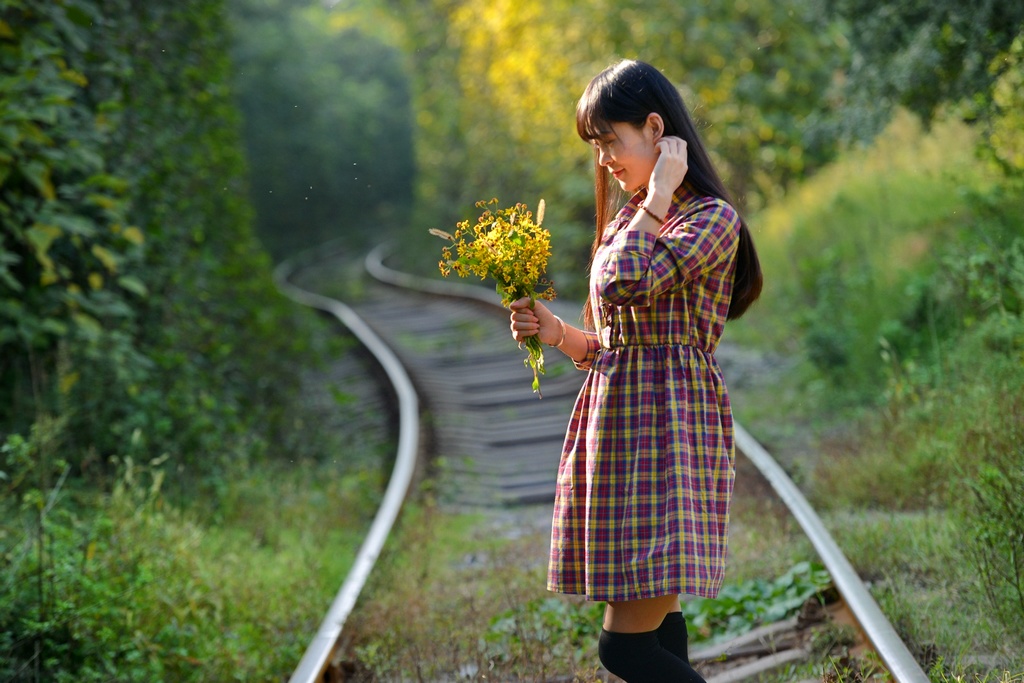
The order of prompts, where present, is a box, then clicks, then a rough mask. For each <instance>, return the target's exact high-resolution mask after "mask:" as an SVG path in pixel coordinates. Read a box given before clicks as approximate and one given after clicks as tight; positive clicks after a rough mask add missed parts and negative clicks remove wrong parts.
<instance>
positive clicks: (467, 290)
mask: <svg viewBox="0 0 1024 683" xmlns="http://www.w3.org/2000/svg"><path fill="white" fill-rule="evenodd" d="M386 249H387V247H386V246H385V245H381V246H379V247H377V248H376V249H374V250H373V251H372V252H371V253H370V254H369V255H368V256H367V259H366V267H367V271H368V272H369V273H370V274H371V275H372V276H373V277H375V278H377V279H378V280H380V281H382V282H385V283H387V284H390V285H393V286H396V287H405V288H408V289H416V290H419V291H426V292H429V293H434V294H440V295H443V296H450V297H463V298H467V299H473V300H477V301H484V302H487V303H491V304H494V305H496V306H499V307H500V306H501V304H500V303H499V302H498V299H497V297H496V296H495V295H494V293H493V292H490V291H489V290H487V289H485V288H483V287H479V286H473V285H467V284H456V283H447V282H440V281H437V280H430V279H429V278H423V277H418V276H415V275H410V274H408V273H402V272H399V271H396V270H393V269H391V268H388V267H387V266H385V265H384V263H383V259H384V257H385V255H386ZM734 431H735V436H736V445H737V447H738V448H739V450H740V451H742V452H743V454H744V455H745V456H746V457H747V458H748V459H749V460H750V461H751V462H752V463H753V464H754V466H755V467H757V468H758V470H759V471H760V472H761V474H762V475H763V476H764V477H765V478H766V479H767V480H768V482H769V483H770V484H771V485H772V488H774V489H775V492H776V493H777V494H778V495H779V498H781V499H782V501H783V502H784V503H785V504H786V506H787V507H788V508H789V510H790V512H791V513H792V514H793V516H794V517H795V518H796V520H797V522H798V523H799V524H800V526H801V528H803V530H804V533H805V534H806V535H807V537H808V538H809V539H810V541H811V543H812V545H814V548H815V549H816V550H817V551H818V554H819V556H820V558H821V560H822V563H823V564H824V565H825V567H826V568H827V569H828V570H829V572H830V574H831V576H832V580H833V582H834V583H835V586H836V588H837V590H838V591H839V592H840V593H841V594H842V595H843V597H844V598H845V599H846V602H847V605H848V606H849V607H850V610H851V611H852V612H853V614H854V616H855V617H856V618H857V620H858V622H859V623H860V627H861V629H862V630H863V631H864V635H865V636H866V637H867V639H868V640H869V641H870V642H871V644H872V646H873V647H874V648H875V651H876V652H877V653H878V655H879V657H880V658H881V660H882V662H883V663H884V664H885V666H886V668H887V669H888V670H889V673H890V674H891V675H892V676H893V678H894V679H895V680H896V682H897V683H929V680H930V679H929V678H928V675H927V674H926V673H925V672H924V670H923V669H922V668H921V666H920V665H919V664H918V663H917V660H915V659H914V656H913V655H912V654H911V653H910V651H909V650H908V649H907V646H906V644H905V643H904V642H903V640H902V639H901V638H900V637H899V634H897V633H896V630H895V629H894V628H893V627H892V624H891V623H890V622H889V620H888V618H887V617H886V616H885V614H884V613H883V612H882V610H881V608H879V606H878V603H877V602H876V601H875V599H874V598H873V597H872V596H871V593H870V592H868V590H867V588H866V587H865V586H864V582H863V581H861V579H860V576H858V574H857V572H856V571H855V570H854V569H853V566H852V565H851V564H850V562H849V560H847V559H846V556H845V555H844V554H843V551H842V550H841V549H840V548H839V546H838V545H837V544H836V542H835V540H834V539H833V538H832V536H831V534H829V532H828V530H827V529H826V528H825V525H824V524H823V523H822V521H821V518H820V517H818V515H817V513H816V512H815V511H814V509H813V508H812V507H811V505H810V503H808V502H807V499H806V498H805V497H804V495H803V494H802V493H801V492H800V490H799V489H798V488H797V486H796V484H794V483H793V481H792V480H791V479H790V478H789V475H787V474H786V472H785V470H783V469H782V467H781V466H780V465H779V464H778V462H776V461H775V459H774V458H773V457H772V456H771V455H770V454H769V453H768V452H767V451H766V450H765V449H764V447H763V446H761V444H760V443H758V441H757V440H756V439H754V438H753V437H752V436H751V435H750V433H749V432H747V430H746V429H744V428H743V427H742V426H741V425H740V424H739V423H736V422H734Z"/></svg>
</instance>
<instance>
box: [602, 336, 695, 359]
mask: <svg viewBox="0 0 1024 683" xmlns="http://www.w3.org/2000/svg"><path fill="white" fill-rule="evenodd" d="M663 348H690V349H693V350H694V351H699V352H700V353H706V354H712V355H713V354H714V353H715V350H714V349H713V348H708V347H707V346H704V345H700V344H693V343H691V342H686V341H652V342H646V343H640V342H622V341H616V342H614V343H606V340H603V339H602V340H601V350H602V351H618V350H620V349H663Z"/></svg>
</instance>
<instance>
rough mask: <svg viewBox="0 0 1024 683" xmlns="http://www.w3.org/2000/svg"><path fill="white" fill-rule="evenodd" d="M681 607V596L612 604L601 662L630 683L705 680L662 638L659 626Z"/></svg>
mask: <svg viewBox="0 0 1024 683" xmlns="http://www.w3.org/2000/svg"><path fill="white" fill-rule="evenodd" d="M678 610H679V598H678V597H677V596H674V595H673V596H665V597H661V598H652V599H649V600H632V601H625V602H612V603H609V604H608V607H607V609H606V610H605V617H604V629H603V630H602V632H601V640H600V641H599V643H598V654H599V656H600V658H601V663H602V664H604V666H605V668H606V669H608V670H609V671H610V672H612V673H613V674H615V675H616V676H618V677H619V678H621V679H623V680H624V681H626V682H627V683H680V682H682V683H704V679H703V678H701V676H700V674H698V673H697V672H696V671H694V670H693V667H691V666H690V665H689V664H688V663H687V662H686V661H685V659H683V658H680V657H679V656H678V655H677V654H675V653H674V652H673V650H675V649H677V648H674V647H670V648H665V647H664V646H663V645H662V644H661V642H660V641H659V627H661V626H662V625H663V624H664V623H665V622H666V616H668V615H669V613H678ZM681 616H682V615H681V614H680V617H681ZM668 621H669V622H670V624H671V622H672V621H673V619H669V620H668ZM684 628H685V622H684ZM684 650H685V645H684Z"/></svg>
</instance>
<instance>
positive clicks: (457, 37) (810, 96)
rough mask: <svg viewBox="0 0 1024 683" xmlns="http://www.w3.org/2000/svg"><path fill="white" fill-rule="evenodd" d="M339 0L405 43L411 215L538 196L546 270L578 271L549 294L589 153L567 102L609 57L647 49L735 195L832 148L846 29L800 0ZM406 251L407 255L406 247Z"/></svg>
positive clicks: (584, 216) (569, 248) (770, 183)
mask: <svg viewBox="0 0 1024 683" xmlns="http://www.w3.org/2000/svg"><path fill="white" fill-rule="evenodd" d="M338 7H339V9H337V10H335V11H336V12H338V13H339V14H341V15H342V16H351V17H352V20H353V21H357V22H358V25H359V26H362V27H365V30H368V31H370V30H374V28H373V27H377V28H376V30H377V31H378V32H379V33H380V34H386V35H387V36H388V37H389V38H388V39H389V40H390V41H392V44H397V45H399V46H401V48H402V50H403V51H404V53H405V54H406V58H407V60H408V68H409V72H410V74H411V77H412V80H413V85H414V107H415V111H416V125H417V128H416V131H417V135H416V158H417V166H418V169H419V171H420V174H419V176H418V178H417V210H418V211H417V215H416V216H415V217H414V220H415V221H418V226H421V227H437V226H439V225H441V226H444V225H450V224H451V223H454V222H455V221H456V220H458V218H459V216H460V215H462V214H465V213H466V212H467V211H469V209H470V207H471V205H472V202H473V201H474V200H475V199H476V198H477V197H480V196H495V195H497V196H503V197H512V198H514V199H515V200H516V201H525V202H527V203H532V202H533V201H536V197H541V196H543V197H544V198H545V199H546V200H547V202H548V218H547V222H548V225H549V226H551V230H552V234H553V236H554V239H555V249H554V255H555V258H554V263H553V267H554V279H555V280H556V281H558V282H560V283H561V282H565V283H570V282H574V283H580V284H578V285H577V288H576V290H575V291H570V290H569V289H567V288H566V290H565V292H563V293H570V294H572V295H574V296H580V293H581V292H582V291H583V287H582V283H584V279H583V278H581V277H579V273H581V272H583V271H584V267H585V263H586V260H587V257H588V253H589V252H588V249H587V246H588V245H589V236H590V235H591V234H592V230H593V207H592V204H593V191H592V187H593V184H592V173H593V171H592V162H591V158H590V157H591V153H590V150H589V148H588V147H587V146H586V145H584V144H583V143H581V142H580V141H579V139H578V138H577V137H576V135H575V133H574V131H573V110H574V106H575V102H576V99H577V98H578V97H579V95H580V94H581V93H582V91H583V89H584V87H585V86H586V83H587V81H588V80H589V79H590V78H591V77H593V76H594V75H596V74H597V72H598V71H600V70H601V69H602V68H604V67H605V66H607V65H608V64H609V62H610V61H612V59H613V58H614V57H615V56H623V57H639V58H641V59H644V60H646V61H650V62H652V63H654V64H655V65H657V66H659V67H660V68H662V69H664V70H665V72H666V74H667V75H668V76H669V77H670V78H672V79H674V80H676V81H677V82H678V83H679V84H680V86H682V87H683V89H684V92H685V95H686V98H687V100H688V104H689V106H690V107H691V108H692V109H693V110H694V112H695V115H696V117H697V118H698V119H699V120H700V121H701V122H702V123H703V124H704V133H705V136H706V138H707V141H708V143H709V145H710V147H711V148H712V150H713V151H714V152H715V153H716V154H717V158H718V159H719V161H720V163H721V165H722V168H723V170H724V171H725V174H726V175H727V176H728V177H729V184H730V185H731V187H732V188H733V190H734V193H735V195H736V196H737V198H738V200H739V201H740V202H741V203H742V204H744V205H746V206H759V205H760V204H762V203H763V202H764V201H765V200H766V198H768V197H771V196H774V195H775V194H777V193H778V192H779V191H780V190H781V189H782V188H783V187H785V186H786V185H787V184H788V183H789V182H791V181H792V180H793V179H795V178H799V177H801V176H802V175H803V174H805V173H806V172H808V171H809V170H812V169H814V168H817V167H819V166H820V165H821V164H822V163H824V162H825V161H826V160H827V159H829V158H830V157H831V155H832V154H833V153H834V150H835V139H834V136H833V135H831V134H830V132H829V131H830V129H829V127H828V120H829V106H830V105H829V102H828V101H827V100H826V96H827V92H828V90H829V87H830V83H831V80H832V79H833V77H834V74H835V71H836V69H837V68H838V66H839V65H840V64H841V63H842V58H843V54H844V50H845V44H844V42H843V39H842V36H841V35H840V34H839V33H838V32H837V31H836V27H835V26H834V25H831V24H829V22H828V21H827V20H826V19H825V17H823V16H822V14H821V12H820V11H819V7H818V4H817V3H814V2H808V1H805V0H788V1H787V2H783V3H779V2H769V1H768V0H753V1H748V2H743V3H719V2H712V1H704V2H696V3H693V2H691V3H677V2H663V3H660V4H657V5H655V6H652V5H650V3H647V4H642V3H639V2H635V1H629V2H615V3H609V2H606V1H604V0H588V2H583V3H581V2H575V1H569V0H558V1H556V2H540V1H539V0H529V1H527V2H516V3H512V2H497V3H495V2H489V1H487V2H485V1H482V0H439V1H437V2H429V3H425V2H416V1H409V0H390V1H389V2H387V3H379V2H355V3H343V4H340V5H339V6H338ZM340 8H344V9H340ZM595 18H596V20H595ZM381 27H384V28H381ZM552 46H557V49H553V47H552ZM410 251H413V250H410ZM416 255H418V250H417V251H416ZM407 262H408V265H409V267H415V265H416V263H415V260H414V259H413V258H412V255H410V256H409V257H407ZM561 271H566V272H568V273H570V274H571V276H572V277H571V279H570V278H568V277H562V276H561V275H559V272H561ZM566 287H569V285H567V286H566Z"/></svg>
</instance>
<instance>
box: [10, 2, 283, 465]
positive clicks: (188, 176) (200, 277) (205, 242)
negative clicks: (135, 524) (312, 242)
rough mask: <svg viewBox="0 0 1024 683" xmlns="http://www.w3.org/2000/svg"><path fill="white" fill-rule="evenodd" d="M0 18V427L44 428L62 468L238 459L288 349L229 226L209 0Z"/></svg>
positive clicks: (217, 7) (270, 298)
mask: <svg viewBox="0 0 1024 683" xmlns="http://www.w3.org/2000/svg"><path fill="white" fill-rule="evenodd" d="M0 12H2V13H0V62H2V64H3V70H4V73H5V74H10V75H9V76H5V78H3V79H0V96H2V98H3V102H4V106H3V107H0V130H2V131H3V133H2V134H0V162H2V166H0V216H2V217H3V226H4V227H3V233H2V235H0V359H2V360H0V431H3V432H7V433H10V432H18V433H27V432H28V430H29V425H30V424H31V423H32V422H33V421H34V420H36V419H37V418H38V416H40V415H45V414H51V415H57V416H64V417H66V418H67V429H68V431H69V441H70V442H72V443H74V444H75V450H74V452H73V453H69V454H68V458H69V460H70V461H72V462H73V464H74V465H75V467H76V468H77V469H80V470H88V469H90V468H93V469H97V468H102V467H103V464H104V462H105V457H106V456H107V455H110V454H114V453H117V454H122V455H128V454H132V455H137V456H142V457H144V458H152V457H157V456H159V455H160V454H161V453H165V452H166V453H170V454H171V456H172V459H173V460H174V463H175V465H176V466H180V467H187V468H189V469H191V470H193V471H194V472H197V473H198V472H205V473H206V474H207V475H209V474H210V473H212V472H214V471H215V470H216V463H214V462H212V461H211V460H209V459H206V458H199V457H196V456H197V455H198V454H199V453H216V452H226V451H232V450H233V449H231V448H228V449H221V448H220V447H221V446H222V445H223V444H224V443H226V442H231V441H238V440H248V441H249V442H250V444H251V450H252V451H258V450H259V447H260V443H261V442H262V441H267V440H270V439H273V438H274V437H275V432H276V430H278V429H279V428H280V405H281V403H280V401H278V400H276V399H277V397H276V396H275V394H278V393H279V392H281V391H287V390H288V387H290V386H294V380H293V379H292V376H291V373H288V372H287V371H286V359H287V357H288V356H289V354H291V353H294V352H295V351H296V350H297V349H299V348H301V339H302V335H292V334H285V330H286V328H287V327H288V326H287V325H282V324H281V322H280V321H281V320H282V319H284V318H287V317H288V315H289V314H288V313H287V312H286V310H287V309H286V304H285V302H284V301H283V299H282V298H281V297H279V296H278V295H277V294H276V293H275V292H274V290H273V288H272V285H271V280H270V268H269V260H268V259H267V257H266V255H265V254H264V253H263V252H262V251H261V249H260V247H259V245H258V243H257V242H256V241H255V239H254V238H253V235H252V232H251V229H250V225H249V219H250V213H249V209H248V205H247V203H246V198H245V183H244V171H245V169H244V165H243V163H242V155H241V146H240V141H239V136H238V130H237V129H238V117H237V114H236V112H235V111H234V109H233V103H232V101H231V99H230V96H229V95H230V93H229V90H228V87H227V83H228V75H229V71H228V62H227V59H226V41H227V35H226V31H225V24H224V13H223V8H222V3H221V1H220V0H189V1H188V2H151V3H144V4H143V5H138V6H136V5H135V4H133V3H128V2H124V1H123V0H65V1H63V2H55V3H36V2H24V1H23V0H3V1H2V2H0ZM184 46H188V47H187V49H186V48H185V47H184Z"/></svg>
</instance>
